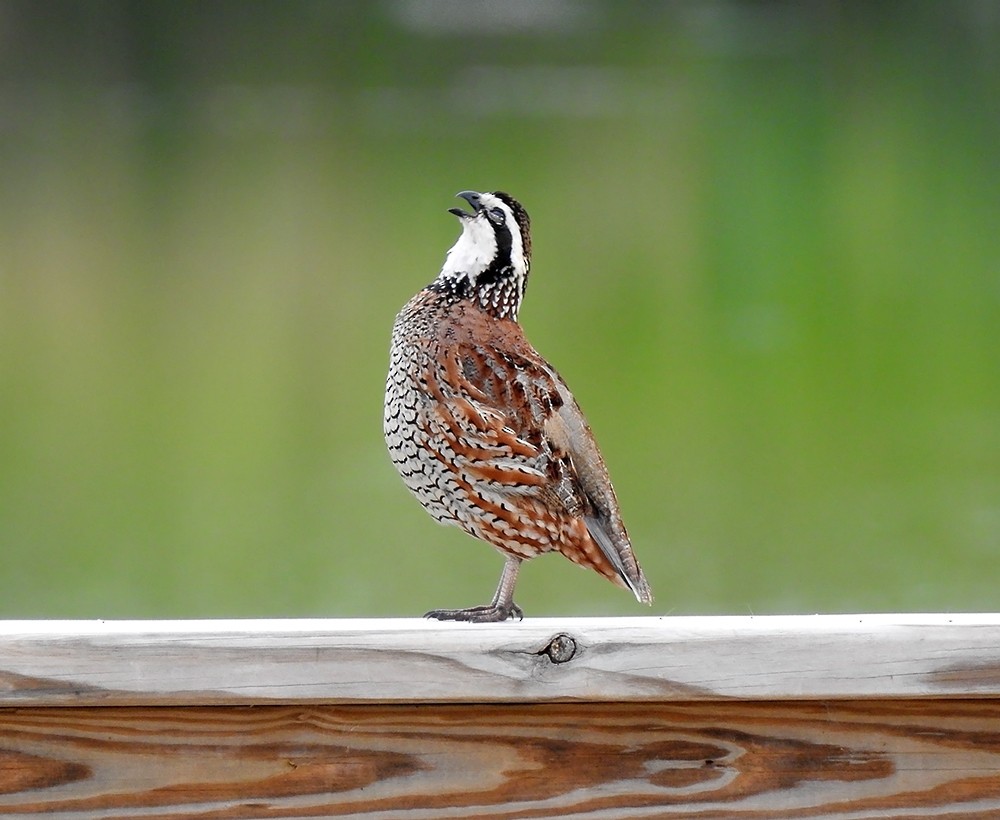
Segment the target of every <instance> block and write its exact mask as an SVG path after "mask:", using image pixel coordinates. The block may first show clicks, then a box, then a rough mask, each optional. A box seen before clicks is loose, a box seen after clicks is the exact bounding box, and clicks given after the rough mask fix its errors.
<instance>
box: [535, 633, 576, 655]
mask: <svg viewBox="0 0 1000 820" xmlns="http://www.w3.org/2000/svg"><path fill="white" fill-rule="evenodd" d="M539 654H540V655H548V657H549V660H550V661H552V663H566V662H567V661H571V660H573V656H574V655H576V641H575V640H573V638H572V637H570V636H569V635H567V634H566V633H565V632H560V633H559V634H558V635H556V636H555V637H554V638H553V639H552V640H551V641H549V643H548V646H546V647H545V649H543V650H542V651H541V652H540V653H539Z"/></svg>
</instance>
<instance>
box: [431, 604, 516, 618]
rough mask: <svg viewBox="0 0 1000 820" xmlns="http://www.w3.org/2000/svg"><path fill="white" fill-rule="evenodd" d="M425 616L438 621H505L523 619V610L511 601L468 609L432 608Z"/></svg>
mask: <svg viewBox="0 0 1000 820" xmlns="http://www.w3.org/2000/svg"><path fill="white" fill-rule="evenodd" d="M424 617H425V618H436V619H437V620H439V621H471V622H473V623H479V624H482V623H494V622H496V621H506V620H507V619H508V618H517V619H518V620H519V621H523V620H524V612H522V611H521V607H519V606H518V605H517V604H515V603H514V602H513V601H511V602H510V604H507V605H504V604H497V603H494V604H486V605H484V606H470V607H469V608H468V609H432V610H431V611H430V612H428V613H427V614H426V615H424Z"/></svg>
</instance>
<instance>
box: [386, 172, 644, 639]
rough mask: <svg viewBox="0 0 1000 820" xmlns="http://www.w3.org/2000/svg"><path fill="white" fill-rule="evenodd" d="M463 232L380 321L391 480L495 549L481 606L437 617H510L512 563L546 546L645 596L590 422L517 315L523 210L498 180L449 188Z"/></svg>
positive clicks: (525, 222)
mask: <svg viewBox="0 0 1000 820" xmlns="http://www.w3.org/2000/svg"><path fill="white" fill-rule="evenodd" d="M457 196H458V197H461V198H462V199H464V200H465V201H466V202H467V203H468V205H469V207H470V209H471V211H466V210H463V209H462V208H449V209H448V210H449V212H450V213H452V214H454V215H455V216H457V217H458V219H459V222H460V224H461V228H462V232H461V234H460V236H459V237H458V240H457V241H456V242H455V244H454V246H453V247H452V248H451V249H450V250H449V251H448V253H447V255H446V257H445V261H444V264H443V266H442V268H441V272H440V273H439V274H438V276H437V278H436V279H434V281H432V282H431V283H430V284H429V285H427V286H426V287H425V288H423V289H422V290H420V291H419V292H418V293H417V294H416V295H415V296H414V297H413V298H412V299H410V301H409V302H407V303H406V304H405V305H404V306H403V308H402V310H401V311H400V312H399V314H398V315H397V316H396V319H395V322H394V324H393V328H392V342H391V347H390V353H389V373H388V376H387V378H386V390H385V404H384V414H383V432H384V435H385V441H386V445H387V447H388V450H389V456H390V459H391V460H392V463H393V464H394V465H395V467H396V470H397V471H398V472H399V475H400V476H401V477H402V479H403V483H404V484H405V485H406V486H407V488H408V489H409V490H410V492H411V493H412V494H413V495H414V496H416V498H417V500H418V501H419V502H420V503H421V504H422V505H423V507H424V509H426V510H427V512H428V513H430V515H431V516H432V517H433V518H434V519H435V520H437V521H438V522H440V523H442V524H446V525H453V526H457V527H459V528H461V529H462V530H464V531H465V532H467V533H469V534H470V535H472V536H474V537H476V538H479V539H481V540H483V541H485V542H487V543H488V544H490V545H491V546H493V547H494V548H495V549H496V550H498V551H499V552H500V553H501V554H502V555H503V557H504V559H505V561H504V566H503V571H502V573H501V575H500V582H499V584H498V585H497V589H496V593H495V594H494V596H493V599H492V601H491V602H490V603H489V604H485V605H482V606H473V607H468V608H465V609H436V610H432V611H430V612H428V613H426V616H425V617H428V618H434V619H438V620H450V621H472V622H496V621H505V620H507V619H509V618H518V619H522V618H523V617H524V612H523V610H522V609H521V608H520V607H519V606H518V605H517V604H515V603H514V587H515V585H516V583H517V577H518V572H519V570H520V567H521V563H522V562H523V561H526V560H528V559H530V558H534V557H536V556H538V555H541V554H543V553H548V552H558V553H561V554H562V555H563V556H565V557H566V558H568V559H569V560H570V561H572V562H574V563H576V564H579V565H581V566H583V567H589V568H590V569H593V570H596V571H597V572H598V573H599V574H601V575H603V576H604V577H605V578H607V579H609V580H610V581H612V582H613V583H615V584H617V585H618V586H620V587H623V588H625V589H627V590H630V591H631V592H632V593H633V594H634V595H635V597H636V599H637V600H638V601H640V602H641V603H645V604H650V603H652V600H653V597H652V593H651V592H650V588H649V583H648V582H647V581H646V576H645V575H644V574H643V571H642V569H641V568H640V567H639V564H638V562H637V560H636V557H635V555H634V553H633V551H632V545H631V542H630V540H629V536H628V533H627V532H626V530H625V525H624V523H623V521H622V516H621V511H620V509H619V505H618V499H617V497H616V495H615V491H614V488H613V487H612V485H611V480H610V478H609V476H608V470H607V467H606V466H605V463H604V459H603V457H602V456H601V452H600V450H599V449H598V446H597V442H596V441H595V439H594V436H593V433H592V432H591V430H590V426H589V425H588V423H587V420H586V418H585V417H584V415H583V413H582V411H581V410H580V407H579V405H578V404H577V402H576V400H575V399H574V397H573V394H572V393H571V392H570V390H569V388H568V387H567V386H566V383H565V382H564V381H563V379H562V378H561V377H560V376H559V374H558V373H557V372H556V370H555V369H554V368H553V367H552V365H550V364H549V363H548V362H547V361H546V360H545V359H544V358H542V356H541V355H540V354H539V353H538V352H537V351H536V350H535V348H534V347H532V345H531V344H530V343H529V342H528V340H527V338H526V337H525V334H524V331H523V330H522V328H521V325H520V324H519V323H518V312H519V310H520V308H521V302H522V300H523V298H524V292H525V288H526V286H527V282H528V272H529V269H530V267H531V222H530V219H529V217H528V212H527V211H526V210H525V209H524V207H523V206H522V205H521V204H520V203H519V202H518V201H517V200H516V199H514V198H513V197H512V196H511V195H510V194H507V193H505V192H503V191H494V192H484V193H479V192H476V191H462V192H461V193H459V194H457Z"/></svg>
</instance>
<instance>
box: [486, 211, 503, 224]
mask: <svg viewBox="0 0 1000 820" xmlns="http://www.w3.org/2000/svg"><path fill="white" fill-rule="evenodd" d="M487 215H488V216H489V218H490V222H496V223H497V224H498V225H499V224H500V223H501V222H503V211H502V210H500V209H499V208H490V210H489V211H488V212H487Z"/></svg>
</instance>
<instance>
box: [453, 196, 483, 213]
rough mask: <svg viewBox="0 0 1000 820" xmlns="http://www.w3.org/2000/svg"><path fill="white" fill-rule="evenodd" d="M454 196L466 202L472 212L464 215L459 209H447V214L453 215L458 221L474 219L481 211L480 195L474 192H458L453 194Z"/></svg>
mask: <svg viewBox="0 0 1000 820" xmlns="http://www.w3.org/2000/svg"><path fill="white" fill-rule="evenodd" d="M455 196H460V197H462V199H464V200H465V201H466V202H468V203H469V205H470V207H471V208H472V210H473V213H471V214H470V213H466V212H465V211H463V210H462V209H461V208H449V209H448V213H450V214H455V216H457V217H458V218H459V219H474V218H475V217H476V216H477V215H478V214H479V212H480V211H481V210H482V209H483V203H482V195H481V194H478V193H476V192H475V191H460V192H459V193H457V194H455Z"/></svg>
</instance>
